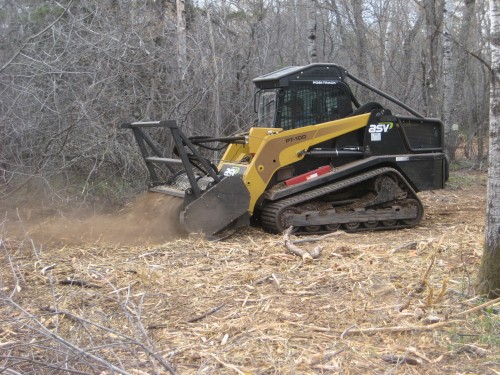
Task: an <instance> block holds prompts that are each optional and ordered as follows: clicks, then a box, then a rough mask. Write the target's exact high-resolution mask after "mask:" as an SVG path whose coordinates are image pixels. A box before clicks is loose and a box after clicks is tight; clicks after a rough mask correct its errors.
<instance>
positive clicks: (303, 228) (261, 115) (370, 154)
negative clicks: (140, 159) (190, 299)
mask: <svg viewBox="0 0 500 375" xmlns="http://www.w3.org/2000/svg"><path fill="white" fill-rule="evenodd" d="M348 79H350V80H351V81H353V82H355V83H356V84H358V85H361V86H364V87H365V88H367V89H369V90H371V91H372V92H373V93H374V94H378V95H380V96H382V97H384V98H385V99H387V100H389V101H391V102H393V103H395V104H396V105H398V106H399V107H402V108H403V109H405V110H406V111H407V112H408V113H410V114H411V115H412V116H399V115H394V114H393V113H392V112H391V110H389V109H387V108H384V107H383V106H382V105H380V104H378V103H377V102H370V103H366V104H363V105H361V104H360V103H359V102H358V101H357V100H356V98H355V97H354V95H353V93H352V91H351V89H350V87H349V86H348V84H347V82H346V81H347V80H348ZM254 83H255V85H256V87H257V92H256V95H255V109H256V111H257V113H258V122H257V123H256V124H255V126H254V127H252V128H251V129H250V130H249V131H248V132H247V133H244V134H240V135H236V136H231V137H218V138H214V137H200V136H196V137H187V136H186V135H185V134H184V133H183V132H182V131H181V130H180V129H179V127H178V126H177V124H176V122H175V121H172V120H165V121H151V122H133V123H127V124H124V125H123V127H125V128H130V129H132V131H133V133H134V135H135V138H136V140H137V142H138V144H139V148H140V150H141V152H142V154H143V156H144V160H145V162H146V166H147V168H148V170H149V173H150V175H151V180H150V186H149V190H150V191H153V192H158V193H164V194H169V195H174V196H177V197H179V198H182V199H183V200H184V203H183V206H182V209H181V212H180V213H179V220H180V222H181V224H182V226H183V227H184V228H185V230H186V231H187V232H202V233H204V234H205V235H207V236H209V237H215V238H217V237H219V236H222V234H223V233H226V232H227V231H229V230H234V229H237V228H240V227H244V226H247V225H249V224H250V222H251V220H252V221H253V222H255V223H258V224H259V225H261V226H262V227H263V228H265V229H266V230H268V231H271V232H274V233H279V232H281V231H283V230H284V229H286V228H288V227H289V226H293V227H294V228H295V230H296V233H297V234H300V233H304V234H307V233H325V232H331V231H335V230H337V229H338V228H342V229H344V230H346V231H360V230H378V229H397V228H408V227H412V226H415V225H417V224H418V223H419V222H420V220H421V219H422V215H423V207H422V203H421V202H420V200H419V198H418V196H417V194H416V193H417V192H419V191H422V190H429V189H440V188H443V187H444V184H445V181H446V180H447V178H448V162H447V158H446V156H445V154H444V152H443V125H442V123H441V122H440V121H439V120H437V119H430V118H425V117H424V116H422V115H420V114H419V113H417V112H416V111H414V110H413V109H411V108H410V107H408V106H406V105H405V104H403V103H401V102H400V101H398V100H397V99H395V98H393V97H391V96H390V95H388V94H386V93H384V92H382V91H380V90H377V89H376V88H374V87H372V86H371V85H369V84H367V83H365V82H363V81H361V80H360V79H358V78H356V77H354V76H353V75H351V74H349V73H348V72H347V71H346V70H345V69H343V68H342V67H340V66H337V65H334V64H312V65H307V66H299V67H296V66H294V67H287V68H284V69H280V70H277V71H275V72H272V73H269V74H266V75H263V76H261V77H258V78H256V79H254ZM148 128H164V129H168V132H169V133H170V134H171V136H172V138H173V143H174V144H175V146H174V148H173V155H170V156H169V155H167V151H169V150H164V149H162V148H161V147H160V146H159V145H158V144H157V143H156V142H155V140H154V139H153V137H151V136H150V135H148ZM149 130H151V129H149ZM156 132H158V130H156ZM163 133H164V132H163ZM217 144H219V145H220V144H224V145H225V151H224V152H223V155H222V156H221V158H220V160H219V161H218V163H217V165H214V164H213V163H212V162H211V161H210V160H207V159H206V158H205V156H204V154H203V153H202V151H203V150H201V149H203V148H205V149H208V150H214V149H217ZM221 149H222V148H221ZM203 152H205V151H203ZM205 154H206V153H205Z"/></svg>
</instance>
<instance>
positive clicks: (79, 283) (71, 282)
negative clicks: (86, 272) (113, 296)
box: [59, 279, 102, 288]
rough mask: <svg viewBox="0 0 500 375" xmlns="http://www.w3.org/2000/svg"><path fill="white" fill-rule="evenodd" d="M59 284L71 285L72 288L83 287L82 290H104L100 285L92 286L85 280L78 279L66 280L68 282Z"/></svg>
mask: <svg viewBox="0 0 500 375" xmlns="http://www.w3.org/2000/svg"><path fill="white" fill-rule="evenodd" d="M59 284H61V285H71V286H73V285H74V286H81V287H82V288H102V286H100V285H96V284H92V283H89V282H88V281H85V280H78V279H66V280H61V281H59Z"/></svg>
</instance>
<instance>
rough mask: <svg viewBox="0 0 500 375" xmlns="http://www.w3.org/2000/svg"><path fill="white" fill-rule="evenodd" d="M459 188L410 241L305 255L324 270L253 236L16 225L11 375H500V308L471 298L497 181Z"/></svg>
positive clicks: (340, 238) (426, 196) (337, 244)
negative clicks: (68, 231)
mask: <svg viewBox="0 0 500 375" xmlns="http://www.w3.org/2000/svg"><path fill="white" fill-rule="evenodd" d="M449 185H450V187H449V188H448V189H447V190H443V191H434V192H427V193H423V194H421V198H422V200H423V202H424V205H425V208H426V215H425V218H424V220H423V222H422V224H421V225H419V226H418V227H417V228H414V229H412V230H400V231H380V232H370V233H361V234H346V233H338V234H336V235H334V236H331V237H328V238H324V239H322V240H320V241H312V242H311V241H304V238H302V239H300V240H299V241H295V242H294V245H295V246H296V247H299V248H301V249H303V250H305V251H308V252H312V251H313V249H314V248H316V247H318V246H321V248H322V251H321V255H320V256H319V257H318V258H317V259H312V258H311V257H302V258H301V257H298V256H297V255H293V254H291V253H290V252H289V251H288V250H287V249H286V247H285V246H284V240H283V238H282V237H281V236H275V235H270V234H266V233H264V232H262V231H261V230H259V229H254V228H250V229H248V230H245V231H242V232H240V233H238V235H236V236H233V237H232V238H230V239H227V240H225V241H222V242H207V241H204V240H201V239H199V238H195V237H191V238H180V239H174V240H172V241H169V242H162V243H158V244H153V245H149V246H124V245H117V244H114V245H113V244H112V243H108V244H106V243H103V241H101V240H95V241H89V242H86V241H84V239H82V241H81V243H80V244H75V243H73V244H71V245H63V244H60V243H58V242H52V243H51V244H44V245H41V244H40V243H37V242H36V241H34V240H33V239H32V237H31V236H29V234H25V235H22V236H21V235H19V234H17V235H10V234H9V231H7V230H6V229H5V228H6V226H4V229H3V230H2V232H1V233H0V234H1V238H0V240H1V245H0V252H1V265H2V266H1V280H0V282H1V285H0V287H1V298H2V300H1V305H0V314H1V315H0V316H1V317H2V318H1V320H2V324H1V327H0V353H1V354H0V372H5V373H10V374H18V373H23V374H30V373H31V374H40V373H56V374H57V373H79V374H80V373H96V374H110V373H124V374H126V373H129V374H146V373H147V374H155V373H158V374H161V373H169V372H170V373H174V372H175V373H178V374H194V373H196V374H225V373H226V374H323V373H325V374H326V373H342V374H361V373H371V374H386V373H387V374H388V373H390V374H443V373H449V374H458V373H460V374H499V373H500V356H499V354H498V348H499V339H498V335H499V328H500V322H499V318H498V316H499V315H498V314H499V307H498V301H487V300H483V299H482V298H481V297H480V296H475V295H474V289H473V283H474V275H475V274H476V270H477V267H478V263H479V260H480V256H481V252H482V243H483V225H484V205H485V176H484V174H471V173H467V174H464V173H456V174H455V175H454V176H453V178H452V180H451V181H450V184H449ZM25 224H26V223H25ZM138 224H139V223H138ZM291 240H297V239H296V238H294V237H293V236H291ZM306 240H307V239H306ZM478 306H479V307H478Z"/></svg>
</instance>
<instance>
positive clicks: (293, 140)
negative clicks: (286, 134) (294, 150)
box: [285, 134, 307, 143]
mask: <svg viewBox="0 0 500 375" xmlns="http://www.w3.org/2000/svg"><path fill="white" fill-rule="evenodd" d="M306 138H307V135H305V134H302V135H296V136H295V137H291V138H285V143H289V142H296V141H303V140H304V139H306Z"/></svg>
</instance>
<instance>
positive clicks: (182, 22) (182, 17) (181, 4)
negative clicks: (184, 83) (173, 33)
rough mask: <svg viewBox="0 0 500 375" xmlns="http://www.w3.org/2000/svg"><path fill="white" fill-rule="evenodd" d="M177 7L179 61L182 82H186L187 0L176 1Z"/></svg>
mask: <svg viewBox="0 0 500 375" xmlns="http://www.w3.org/2000/svg"><path fill="white" fill-rule="evenodd" d="M176 5H177V39H178V43H179V52H178V55H177V61H178V64H179V73H180V78H181V80H184V78H185V75H186V70H187V37H186V4H185V0H176Z"/></svg>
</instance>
